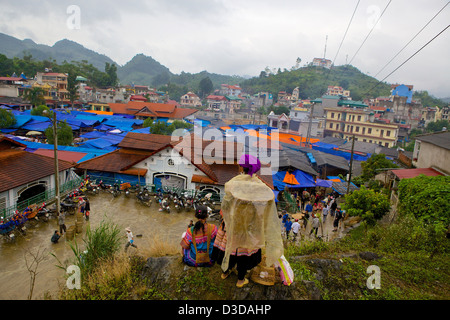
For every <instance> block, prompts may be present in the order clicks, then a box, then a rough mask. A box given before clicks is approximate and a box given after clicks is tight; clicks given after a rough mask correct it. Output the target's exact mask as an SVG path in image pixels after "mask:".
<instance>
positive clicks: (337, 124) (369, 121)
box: [324, 107, 399, 148]
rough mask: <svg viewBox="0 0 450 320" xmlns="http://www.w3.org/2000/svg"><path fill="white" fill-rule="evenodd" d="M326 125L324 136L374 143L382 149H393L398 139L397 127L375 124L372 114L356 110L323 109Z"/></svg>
mask: <svg viewBox="0 0 450 320" xmlns="http://www.w3.org/2000/svg"><path fill="white" fill-rule="evenodd" d="M324 111H325V116H326V123H325V129H324V136H325V137H327V136H332V137H338V138H343V139H350V138H351V137H352V136H353V135H354V136H355V141H363V142H369V143H376V144H378V145H381V146H384V147H389V148H390V147H394V146H395V145H396V144H397V139H398V130H399V129H398V125H395V124H390V123H387V122H376V121H375V116H374V113H373V112H371V111H370V110H366V109H357V108H346V107H337V108H324Z"/></svg>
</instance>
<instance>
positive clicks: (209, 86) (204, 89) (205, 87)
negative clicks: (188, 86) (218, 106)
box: [198, 77, 214, 98]
mask: <svg viewBox="0 0 450 320" xmlns="http://www.w3.org/2000/svg"><path fill="white" fill-rule="evenodd" d="M198 87H199V91H200V96H201V97H202V98H204V97H205V96H206V95H208V94H209V93H211V92H212V91H213V89H214V85H213V83H212V81H211V79H210V78H209V77H206V78H203V79H202V80H200V83H199V85H198Z"/></svg>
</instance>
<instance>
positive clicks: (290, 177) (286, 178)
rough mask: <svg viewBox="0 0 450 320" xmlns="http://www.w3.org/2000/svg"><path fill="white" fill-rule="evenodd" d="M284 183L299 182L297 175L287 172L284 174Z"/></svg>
mask: <svg viewBox="0 0 450 320" xmlns="http://www.w3.org/2000/svg"><path fill="white" fill-rule="evenodd" d="M283 182H284V183H288V184H299V183H298V181H297V179H295V176H294V175H293V174H292V173H289V172H286V175H285V176H284V179H283Z"/></svg>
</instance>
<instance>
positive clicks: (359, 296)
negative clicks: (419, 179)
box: [285, 217, 450, 300]
mask: <svg viewBox="0 0 450 320" xmlns="http://www.w3.org/2000/svg"><path fill="white" fill-rule="evenodd" d="M432 235H433V234H432V233H430V232H429V228H428V227H427V226H426V225H423V224H421V223H420V222H418V221H417V220H415V219H413V218H411V217H405V218H401V219H400V220H399V221H398V222H397V223H394V224H392V225H388V226H380V225H377V226H375V227H373V228H368V229H367V230H366V229H365V228H364V227H359V228H356V229H354V230H353V231H351V232H350V233H349V234H348V235H347V236H346V237H345V238H344V239H341V240H340V241H336V242H327V243H325V242H306V243H303V244H302V245H300V246H292V245H289V246H288V247H287V249H286V252H285V253H286V257H287V258H288V260H294V261H296V259H293V258H294V257H296V256H302V255H305V254H308V255H310V256H311V257H315V258H323V259H339V256H341V254H344V253H353V255H352V258H341V259H340V261H342V268H341V269H339V270H333V272H328V273H327V274H325V275H324V277H323V279H322V280H320V281H319V280H317V279H315V277H314V276H312V275H314V273H315V269H314V268H313V267H311V266H309V265H308V264H307V263H301V262H298V261H297V262H294V263H292V265H291V266H292V268H293V270H294V272H295V274H296V276H297V275H303V280H310V281H311V280H312V281H314V282H315V283H316V286H317V287H318V288H319V289H320V291H321V293H322V297H323V298H324V299H329V300H339V299H345V300H349V299H355V300H366V299H370V300H410V299H415V300H418V299H419V300H428V299H433V300H436V299H445V300H447V299H449V298H450V294H449V292H450V272H449V268H448V266H449V265H450V255H449V252H450V250H449V245H450V244H449V242H450V241H449V240H448V239H447V238H445V237H441V238H438V239H436V238H434V239H433V238H432ZM436 248H437V250H436ZM363 251H370V252H374V253H377V254H379V255H380V256H382V258H380V259H377V260H373V261H366V260H363V259H361V258H359V257H358V255H357V253H359V252H363ZM432 252H433V253H432ZM436 252H437V253H436ZM370 265H377V266H378V267H379V268H380V273H381V286H380V289H369V288H368V287H367V283H366V282H367V279H368V277H369V276H370V275H371V274H368V273H367V268H368V267H369V266H370ZM305 275H306V277H305Z"/></svg>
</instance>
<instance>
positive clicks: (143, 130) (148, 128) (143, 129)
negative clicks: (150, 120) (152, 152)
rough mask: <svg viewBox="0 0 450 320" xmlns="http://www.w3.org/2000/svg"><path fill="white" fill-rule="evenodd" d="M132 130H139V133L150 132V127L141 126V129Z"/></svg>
mask: <svg viewBox="0 0 450 320" xmlns="http://www.w3.org/2000/svg"><path fill="white" fill-rule="evenodd" d="M131 132H137V133H150V127H146V128H141V129H135V130H133V131H131Z"/></svg>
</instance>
